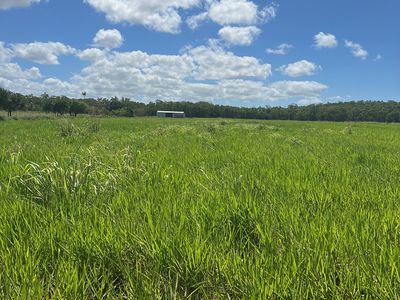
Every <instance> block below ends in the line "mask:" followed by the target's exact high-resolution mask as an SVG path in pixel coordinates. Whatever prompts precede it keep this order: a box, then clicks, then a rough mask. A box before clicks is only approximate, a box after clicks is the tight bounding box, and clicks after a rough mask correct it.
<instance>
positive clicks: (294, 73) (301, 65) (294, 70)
mask: <svg viewBox="0 0 400 300" xmlns="http://www.w3.org/2000/svg"><path fill="white" fill-rule="evenodd" d="M318 68H319V67H318V66H317V65H316V64H315V63H313V62H309V61H307V60H300V61H298V62H295V63H292V64H288V65H283V66H281V67H280V68H279V69H278V70H279V71H280V72H281V73H282V74H285V75H287V76H290V77H299V76H309V75H313V74H315V72H316V71H317V70H318Z"/></svg>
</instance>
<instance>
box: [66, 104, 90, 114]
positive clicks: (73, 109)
mask: <svg viewBox="0 0 400 300" xmlns="http://www.w3.org/2000/svg"><path fill="white" fill-rule="evenodd" d="M86 112H87V106H86V104H84V103H82V102H78V101H72V102H71V104H70V106H69V113H70V114H71V115H73V116H75V117H76V116H77V115H78V114H84V113H86Z"/></svg>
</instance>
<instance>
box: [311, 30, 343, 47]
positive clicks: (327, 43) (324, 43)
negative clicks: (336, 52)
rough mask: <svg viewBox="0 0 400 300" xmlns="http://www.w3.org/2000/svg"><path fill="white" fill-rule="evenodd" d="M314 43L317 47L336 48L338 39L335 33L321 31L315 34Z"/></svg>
mask: <svg viewBox="0 0 400 300" xmlns="http://www.w3.org/2000/svg"><path fill="white" fill-rule="evenodd" d="M314 45H315V47H317V48H335V47H337V45H338V41H337V40H336V37H335V36H334V35H333V34H331V33H324V32H320V33H318V34H316V35H315V36H314Z"/></svg>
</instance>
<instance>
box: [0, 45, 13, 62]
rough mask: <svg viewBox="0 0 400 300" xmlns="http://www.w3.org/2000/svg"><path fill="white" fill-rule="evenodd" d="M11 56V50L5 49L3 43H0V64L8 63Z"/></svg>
mask: <svg viewBox="0 0 400 300" xmlns="http://www.w3.org/2000/svg"><path fill="white" fill-rule="evenodd" d="M12 56H13V52H12V51H11V49H9V48H6V46H5V43H4V42H0V63H2V62H8V61H10V60H11V58H12Z"/></svg>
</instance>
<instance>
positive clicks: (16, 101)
mask: <svg viewBox="0 0 400 300" xmlns="http://www.w3.org/2000/svg"><path fill="white" fill-rule="evenodd" d="M20 96H21V95H19V94H16V93H12V94H11V95H9V97H8V99H7V100H6V101H5V103H4V109H5V110H6V111H7V115H8V116H9V117H11V115H12V112H13V111H16V110H18V109H19V108H21V107H22V105H23V104H22V101H21V97H20Z"/></svg>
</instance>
